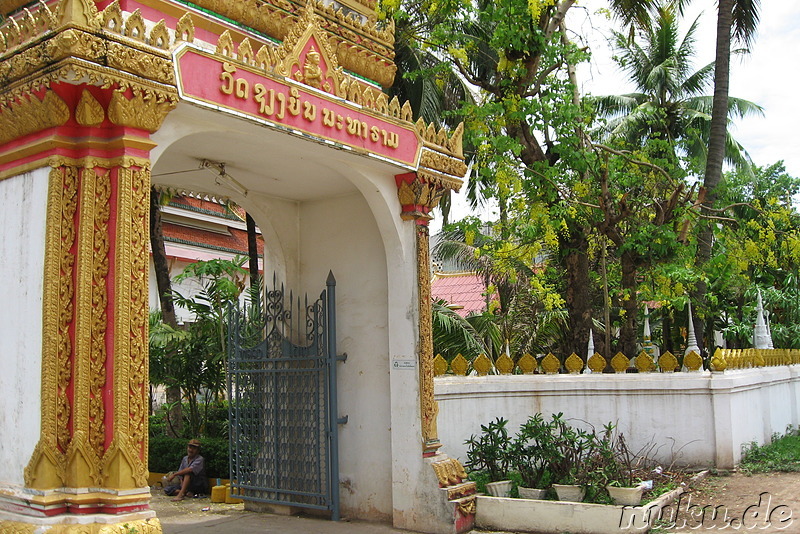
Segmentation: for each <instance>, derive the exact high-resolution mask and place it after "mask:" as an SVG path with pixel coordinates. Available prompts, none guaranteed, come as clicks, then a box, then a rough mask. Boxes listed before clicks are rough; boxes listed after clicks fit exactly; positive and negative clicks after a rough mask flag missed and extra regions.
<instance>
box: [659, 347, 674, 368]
mask: <svg viewBox="0 0 800 534" xmlns="http://www.w3.org/2000/svg"><path fill="white" fill-rule="evenodd" d="M658 367H659V368H660V369H661V371H662V372H667V373H672V372H675V370H676V369H678V359H677V358H676V357H675V356H674V355H673V354H672V353H671V352H670V351H667V352H665V353H664V354H662V355H661V357H660V358H659V359H658Z"/></svg>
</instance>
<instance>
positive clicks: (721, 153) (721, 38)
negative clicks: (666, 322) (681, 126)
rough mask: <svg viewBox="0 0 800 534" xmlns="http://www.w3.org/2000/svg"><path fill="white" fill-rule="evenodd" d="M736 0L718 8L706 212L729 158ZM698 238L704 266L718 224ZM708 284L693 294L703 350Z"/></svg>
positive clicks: (705, 223) (707, 225)
mask: <svg viewBox="0 0 800 534" xmlns="http://www.w3.org/2000/svg"><path fill="white" fill-rule="evenodd" d="M734 2H735V0H719V2H718V12H717V46H716V58H715V64H714V99H713V104H712V108H711V133H710V137H709V142H708V158H707V160H706V172H705V177H704V179H703V188H704V189H705V200H704V201H703V204H702V205H701V206H700V211H701V213H702V214H703V215H710V214H711V213H712V212H711V211H710V210H709V208H712V207H713V206H714V201H715V200H716V199H717V186H719V183H720V182H721V181H722V161H723V159H724V158H725V138H726V134H727V120H728V86H729V85H730V59H731V27H732V24H733V4H734ZM699 227H700V228H699V233H698V239H697V254H696V256H695V266H696V267H697V268H698V269H701V270H702V269H703V267H704V266H705V264H706V263H707V262H708V260H709V259H710V258H711V248H712V246H713V244H714V224H713V223H712V222H711V221H709V220H701V221H700V225H699ZM707 292H708V284H707V283H706V281H705V280H704V279H702V278H701V280H700V282H698V284H697V288H696V290H695V291H694V293H693V294H692V300H693V301H694V305H695V310H696V313H695V314H694V328H695V334H696V335H697V343H698V345H700V349H701V351H702V350H703V348H704V341H705V329H704V326H705V325H704V317H705V316H707V314H709V310H708V309H707V307H706V294H707Z"/></svg>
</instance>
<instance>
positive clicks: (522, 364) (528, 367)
mask: <svg viewBox="0 0 800 534" xmlns="http://www.w3.org/2000/svg"><path fill="white" fill-rule="evenodd" d="M517 367H519V370H520V371H522V372H523V373H524V374H526V375H529V374H531V373H533V371H534V370H535V369H536V358H534V357H533V356H531V355H530V354H529V353H527V352H526V353H525V354H523V355H522V357H521V358H520V359H519V360H517Z"/></svg>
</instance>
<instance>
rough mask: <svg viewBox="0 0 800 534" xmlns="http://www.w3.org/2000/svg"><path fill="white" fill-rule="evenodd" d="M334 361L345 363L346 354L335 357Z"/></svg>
mask: <svg viewBox="0 0 800 534" xmlns="http://www.w3.org/2000/svg"><path fill="white" fill-rule="evenodd" d="M336 360H337V361H340V362H346V361H347V353H346V352H343V353H341V354H339V355H338V356H336Z"/></svg>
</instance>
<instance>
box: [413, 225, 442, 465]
mask: <svg viewBox="0 0 800 534" xmlns="http://www.w3.org/2000/svg"><path fill="white" fill-rule="evenodd" d="M416 234H417V238H416V241H417V286H418V295H419V382H420V384H419V391H420V397H421V398H420V408H421V415H422V439H423V450H424V451H431V450H435V449H436V448H437V447H439V446H440V444H439V435H438V429H437V424H436V419H437V417H438V414H439V406H438V405H437V403H436V401H435V400H434V397H433V376H434V369H433V324H432V321H433V318H432V313H433V311H432V304H431V264H430V252H429V250H430V243H429V235H428V227H427V226H424V225H417V232H416Z"/></svg>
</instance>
